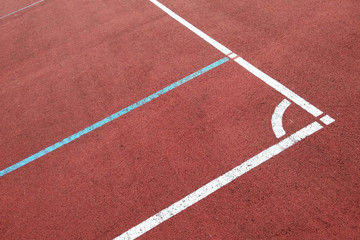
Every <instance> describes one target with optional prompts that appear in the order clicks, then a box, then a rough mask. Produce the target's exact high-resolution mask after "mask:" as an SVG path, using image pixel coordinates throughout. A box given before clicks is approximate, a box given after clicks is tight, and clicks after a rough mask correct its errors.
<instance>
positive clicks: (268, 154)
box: [114, 122, 323, 240]
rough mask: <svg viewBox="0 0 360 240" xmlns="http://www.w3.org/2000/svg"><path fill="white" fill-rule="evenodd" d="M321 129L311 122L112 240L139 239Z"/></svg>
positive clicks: (320, 126) (319, 125)
mask: <svg viewBox="0 0 360 240" xmlns="http://www.w3.org/2000/svg"><path fill="white" fill-rule="evenodd" d="M322 128H323V126H322V125H321V124H319V123H318V122H313V123H312V124H310V125H308V126H306V127H304V128H303V129H301V130H299V131H297V132H296V133H294V134H292V135H291V136H289V137H287V138H285V139H283V140H281V141H280V142H278V143H276V144H275V145H273V146H271V147H269V148H267V149H266V150H264V151H262V152H261V153H259V154H257V155H256V156H254V157H252V158H250V159H249V160H247V161H245V162H243V163H242V164H240V165H239V166H237V167H235V168H233V169H232V170H230V171H228V172H226V173H225V174H223V175H221V176H220V177H218V178H216V179H214V180H212V181H211V182H209V183H207V184H206V185H204V186H202V187H201V188H199V189H197V190H195V191H194V192H192V193H190V194H189V195H187V196H186V197H184V198H183V199H181V200H179V201H177V202H175V203H174V204H172V205H171V206H169V207H167V208H165V209H163V210H162V211H160V212H158V213H156V214H155V215H153V216H152V217H150V218H148V219H146V220H145V221H143V222H141V223H140V224H138V225H136V226H135V227H133V228H131V229H129V230H128V231H126V232H124V233H123V234H121V235H120V236H118V237H116V238H114V240H121V239H135V238H138V237H140V236H141V235H143V234H144V233H146V232H148V231H150V230H151V229H153V228H155V227H156V226H158V225H159V224H161V223H163V222H165V221H166V220H168V219H170V218H171V217H173V216H175V215H176V214H178V213H180V212H182V211H184V210H185V209H186V208H188V207H190V206H192V205H194V204H195V203H197V202H198V201H200V200H202V199H204V198H205V197H207V196H209V195H210V194H212V193H213V192H215V191H217V190H219V189H220V188H222V187H224V186H225V185H227V184H229V183H230V182H232V181H234V180H235V179H237V178H238V177H240V176H241V175H243V174H244V173H246V172H248V171H250V170H251V169H253V168H255V167H257V166H259V165H260V164H262V163H264V162H266V161H267V160H269V159H270V158H272V157H274V156H275V155H277V154H279V153H281V152H282V151H284V150H286V149H288V148H289V147H291V146H293V145H294V144H295V143H297V142H299V141H301V140H302V139H304V138H306V137H308V136H310V135H311V134H313V133H315V132H317V131H319V130H320V129H322Z"/></svg>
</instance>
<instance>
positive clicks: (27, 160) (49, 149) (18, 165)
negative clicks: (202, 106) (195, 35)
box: [0, 57, 229, 177]
mask: <svg viewBox="0 0 360 240" xmlns="http://www.w3.org/2000/svg"><path fill="white" fill-rule="evenodd" d="M227 61H229V58H227V57H225V58H223V59H220V60H219V61H216V62H214V63H212V64H210V65H209V66H206V67H204V68H203V69H200V70H199V71H197V72H195V73H193V74H191V75H189V76H187V77H185V78H183V79H181V80H179V81H177V82H175V83H173V84H171V85H169V86H167V87H165V88H163V89H161V90H160V91H157V92H156V93H153V94H151V95H150V96H148V97H146V98H144V99H142V100H140V101H138V102H136V103H134V104H132V105H130V106H128V107H127V108H124V109H122V110H120V111H119V112H117V113H114V114H113V115H111V116H109V117H107V118H105V119H103V120H101V121H99V122H97V123H95V124H93V125H91V126H90V127H87V128H85V129H83V130H81V131H80V132H78V133H75V134H74V135H71V136H70V137H67V138H65V139H64V140H62V141H60V142H57V143H55V144H54V145H52V146H50V147H47V148H45V149H44V150H42V151H40V152H38V153H35V154H34V155H32V156H30V157H28V158H25V159H24V160H22V161H20V162H18V163H15V164H14V165H12V166H10V167H8V168H5V169H4V170H1V171H0V177H2V176H4V175H6V174H8V173H10V172H12V171H14V170H16V169H18V168H21V167H23V166H25V165H26V164H28V163H30V162H32V161H35V160H36V159H38V158H40V157H42V156H44V155H46V154H48V153H50V152H52V151H54V150H55V149H58V148H60V147H62V146H64V145H65V144H68V143H70V142H72V141H74V140H75V139H77V138H79V137H81V136H83V135H85V134H87V133H89V132H91V131H93V130H95V129H97V128H99V127H101V126H102V125H104V124H106V123H109V122H111V121H112V120H114V119H117V118H118V117H120V116H122V115H124V114H126V113H128V112H130V111H132V110H134V109H136V108H138V107H140V106H142V105H144V104H145V103H148V102H150V101H152V100H154V99H156V98H158V97H160V96H161V95H163V94H165V93H167V92H169V91H171V90H173V89H174V88H177V87H179V86H180V85H182V84H184V83H186V82H188V81H190V80H192V79H194V78H196V77H198V76H200V75H201V74H203V73H206V72H208V71H210V70H211V69H213V68H216V67H218V66H220V65H221V64H223V63H225V62H227Z"/></svg>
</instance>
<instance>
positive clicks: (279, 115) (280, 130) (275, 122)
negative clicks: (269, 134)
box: [271, 99, 291, 138]
mask: <svg viewBox="0 0 360 240" xmlns="http://www.w3.org/2000/svg"><path fill="white" fill-rule="evenodd" d="M290 104H291V102H289V101H288V100H286V99H284V100H282V101H281V102H280V103H279V105H277V107H276V108H275V110H274V112H273V115H272V117H271V126H272V129H273V131H274V133H275V136H276V137H277V138H281V137H282V136H284V135H285V134H286V132H285V130H284V127H283V116H284V113H285V111H286V109H287V108H288V107H289V106H290Z"/></svg>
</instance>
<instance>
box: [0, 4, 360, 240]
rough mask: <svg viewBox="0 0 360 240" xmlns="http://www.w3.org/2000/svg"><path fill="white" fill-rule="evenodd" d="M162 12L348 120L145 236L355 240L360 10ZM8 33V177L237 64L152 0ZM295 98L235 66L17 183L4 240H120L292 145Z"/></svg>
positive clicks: (58, 14) (51, 10)
mask: <svg viewBox="0 0 360 240" xmlns="http://www.w3.org/2000/svg"><path fill="white" fill-rule="evenodd" d="M7 2H8V3H1V4H2V5H4V6H5V7H4V8H1V13H2V11H4V13H3V14H6V13H9V12H11V11H14V10H16V8H21V7H23V6H20V2H18V3H16V4H17V5H19V6H17V5H16V6H15V5H14V4H15V3H10V2H9V1H7ZM162 3H164V4H166V5H167V6H168V7H169V8H171V9H172V10H173V11H175V12H176V13H178V14H179V15H181V16H182V17H184V18H185V19H187V20H188V21H189V22H191V23H193V24H194V25H195V26H197V27H198V28H200V29H201V30H203V31H204V32H206V33H207V34H209V35H210V36H211V37H213V38H214V39H216V40H218V41H219V42H221V43H223V44H224V45H225V46H228V47H229V48H231V49H232V50H233V51H234V52H236V53H237V54H239V55H240V56H241V57H243V58H245V59H246V60H248V61H249V62H250V63H252V64H254V65H255V66H256V67H258V68H259V69H261V70H262V71H264V72H265V73H267V74H269V75H270V76H272V77H274V78H275V79H277V80H279V81H280V82H281V83H283V84H284V85H286V86H287V87H289V88H290V89H292V90H294V91H295V92H296V93H298V94H299V95H301V96H303V97H304V98H305V99H307V100H309V101H310V102H311V103H313V104H314V105H315V106H317V107H319V108H320V109H322V110H323V111H324V112H325V113H326V114H329V115H330V116H332V117H334V118H335V119H336V122H335V123H333V124H331V125H329V127H325V128H324V129H323V130H321V131H320V132H319V133H316V134H315V135H314V136H311V137H309V138H308V139H306V140H304V141H302V142H301V143H299V144H298V145H295V146H294V147H292V148H291V149H289V150H286V151H285V152H283V153H281V154H280V155H279V156H276V157H274V158H273V159H271V160H270V161H269V162H267V163H265V164H264V165H261V166H260V167H258V168H256V169H254V170H252V171H251V172H249V173H247V174H245V175H244V176H242V177H241V178H239V179H238V180H236V181H235V182H233V183H231V184H229V185H228V186H226V187H224V188H223V189H221V190H219V191H217V192H216V193H214V194H213V195H211V196H209V197H208V198H206V199H204V200H202V201H201V202H199V203H197V204H195V205H194V206H192V207H190V208H189V209H187V210H186V211H184V212H182V213H180V214H179V215H177V216H175V217H174V218H172V219H170V220H168V221H166V222H164V223H163V224H161V225H160V226H158V227H157V228H155V229H153V230H151V231H150V232H148V233H147V234H145V235H143V238H144V239H239V238H241V239H267V238H275V239H289V238H291V239H339V238H348V239H356V236H359V229H358V226H357V225H358V220H359V204H358V202H359V193H358V191H357V189H358V177H357V176H358V175H359V164H358V162H357V159H358V155H359V149H358V138H359V137H358V136H359V125H358V119H359V114H358V111H357V109H359V103H358V102H359V101H358V100H359V92H360V91H359V90H360V89H359V84H358V83H357V82H358V76H359V70H358V69H357V68H358V67H357V66H359V59H360V58H359V57H360V56H359V55H360V54H359V43H358V41H356V39H357V38H358V34H359V33H358V29H357V27H358V26H359V17H358V15H357V12H358V10H359V4H358V3H357V2H356V1H351V0H347V1H341V3H340V2H331V3H329V2H326V1H315V2H314V1H302V2H290V3H289V2H284V1H279V0H277V1H275V0H272V1H267V2H266V3H265V2H263V1H226V2H225V1H212V2H209V1H205V0H200V1H188V0H186V1H169V0H164V1H162ZM24 4H25V5H26V4H29V3H28V2H26V3H25V1H24ZM2 5H0V6H2ZM0 30H1V34H0V42H1V46H0V51H1V55H0V69H1V71H0V84H1V88H0V99H1V100H0V109H3V113H2V114H1V115H0V136H1V137H0V152H1V161H0V169H3V168H5V167H8V166H9V165H11V164H14V163H16V162H18V161H20V160H22V159H24V158H26V157H28V156H30V155H31V154H34V153H35V152H38V151H40V150H42V149H44V148H46V147H48V146H49V145H52V144H54V143H55V142H57V141H59V140H61V139H63V138H65V137H68V136H70V135H71V134H74V133H76V132H78V131H79V130H81V129H83V128H85V127H87V126H89V125H91V124H93V123H95V122H97V121H99V120H101V119H103V118H104V117H107V116H109V115H111V114H112V113H114V112H116V111H118V110H120V109H122V108H124V107H127V106H128V105H130V104H132V103H134V102H136V101H138V100H140V99H142V98H144V97H146V96H148V95H150V94H152V93H154V92H156V91H158V90H160V89H161V88H163V87H165V86H167V85H169V84H171V83H173V82H175V81H177V80H179V79H181V78H183V77H185V76H187V75H189V74H191V73H193V72H195V71H197V70H199V69H201V68H202V67H204V66H207V65H209V64H211V63H213V62H215V61H217V60H219V59H221V58H223V57H224V55H222V54H221V53H220V52H218V51H217V50H216V49H214V48H213V47H212V46H210V45H208V44H207V43H206V42H204V41H203V40H202V39H200V38H198V37H197V36H196V35H194V34H193V33H192V32H190V31H189V30H187V29H186V28H184V27H183V26H181V25H180V24H178V23H177V22H175V21H174V20H173V19H171V18H169V17H168V16H167V15H166V14H164V13H163V12H162V11H161V10H159V9H157V8H156V7H154V6H153V4H151V3H149V2H148V1H145V0H143V1H92V2H89V1H84V0H80V1H76V2H75V1H70V2H64V1H60V0H47V1H45V2H43V3H41V4H39V5H37V6H34V7H33V8H31V9H30V8H29V9H27V10H25V11H23V12H22V13H21V14H16V15H14V16H11V17H8V18H5V19H3V20H1V21H0ZM283 99H284V97H283V96H282V95H281V94H279V93H278V92H276V91H274V90H273V89H272V88H270V87H269V86H267V85H266V84H265V83H263V82H262V81H260V80H259V79H257V78H256V77H254V76H253V75H251V74H250V73H249V72H247V71H246V70H245V69H243V68H241V67H240V66H239V65H238V64H236V63H235V62H233V61H230V62H228V63H225V64H224V65H221V66H219V67H218V68H216V69H214V70H212V71H210V72H208V73H206V74H203V75H201V76H200V77H198V78H196V79H194V80H192V81H191V82H189V83H187V84H186V85H184V86H181V87H179V88H178V89H176V90H174V91H172V92H170V93H168V94H167V95H164V96H162V97H160V98H159V99H157V100H154V102H152V103H149V104H148V105H146V106H143V107H141V108H139V109H137V110H135V111H133V112H131V113H129V114H127V115H125V116H123V117H121V118H119V119H117V120H115V121H114V122H111V123H109V124H108V125H106V126H103V127H102V128H99V129H97V130H96V131H94V132H92V133H89V134H88V135H86V136H83V137H81V138H80V139H78V140H76V141H75V142H72V143H70V144H68V145H66V146H64V147H63V148H61V149H58V150H56V151H54V152H53V153H50V154H48V155H47V156H44V157H43V158H41V159H39V160H37V161H36V162H33V163H31V164H29V165H27V166H24V167H23V168H21V169H19V170H17V171H15V172H12V173H10V174H8V175H6V176H4V177H2V178H1V179H0V194H1V196H2V197H1V198H0V209H1V213H0V235H1V236H3V238H5V239H25V238H26V239H112V238H114V237H116V236H118V235H119V234H121V233H122V232H124V231H126V230H128V229H129V228H131V227H133V226H134V225H136V224H138V223H139V222H141V221H143V220H145V219H146V218H148V217H150V216H152V215H153V214H155V213H157V212H158V211H160V210H162V209H164V208H166V207H167V206H169V205H170V204H172V203H174V202H175V201H177V200H179V199H180V198H182V197H184V196H186V195H187V194H189V193H190V192H192V191H194V190H195V189H197V188H199V187H201V186H202V185H204V184H205V183H207V182H209V181H211V180H212V179H214V178H216V177H218V176H219V175H221V174H222V173H224V172H226V171H228V170H229V169H231V168H233V167H234V166H237V165H238V164H240V163H241V162H243V161H245V160H246V159H248V158H250V157H252V156H253V155H255V154H257V153H259V152H260V151H262V150H264V149H265V148H267V147H269V146H271V145H273V144H275V143H277V142H278V139H276V137H275V136H274V133H273V132H272V128H271V116H272V113H273V111H274V109H275V107H276V106H277V105H278V104H279V103H280V102H281V101H282V100H283ZM283 121H284V122H283V124H284V129H285V130H286V132H287V134H289V133H293V132H295V131H297V130H299V129H301V128H302V127H304V126H306V125H307V124H309V123H311V122H313V121H314V118H313V117H312V116H311V115H310V114H308V113H306V112H305V111H304V110H302V109H301V108H299V107H298V106H297V105H295V104H292V105H291V106H290V107H289V108H288V110H287V111H286V112H285V115H284V119H283Z"/></svg>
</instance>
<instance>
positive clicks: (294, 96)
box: [149, 0, 323, 117]
mask: <svg viewBox="0 0 360 240" xmlns="http://www.w3.org/2000/svg"><path fill="white" fill-rule="evenodd" d="M149 1H150V2H152V3H153V4H155V5H156V6H157V7H159V8H160V9H161V10H163V11H164V12H166V13H167V14H168V15H170V16H171V17H172V18H174V19H175V20H176V21H178V22H179V23H181V24H182V25H184V26H185V27H187V28H188V29H189V30H191V31H192V32H194V33H195V34H196V35H198V36H199V37H201V38H202V39H204V40H205V41H206V42H208V43H210V44H211V45H212V46H214V47H215V48H216V49H218V50H219V51H220V52H222V53H224V54H225V55H229V54H231V53H232V51H231V50H230V49H228V48H227V47H225V46H224V45H222V44H221V43H219V42H217V41H216V40H214V39H212V38H211V37H210V36H208V35H207V34H205V33H204V32H202V31H201V30H199V29H198V28H196V27H195V26H194V25H192V24H191V23H189V22H188V21H186V20H185V19H183V18H182V17H180V16H179V15H177V14H176V13H174V12H173V11H172V10H170V9H169V8H167V7H166V6H164V5H163V4H162V3H160V2H158V1H157V0H149ZM235 62H237V63H238V64H239V65H241V66H242V67H244V68H245V69H246V70H248V71H249V72H251V73H252V74H254V75H255V76H256V77H258V78H260V79H261V80H262V81H264V82H265V83H266V84H268V85H269V86H270V87H272V88H274V89H275V90H276V91H278V92H280V93H281V94H282V95H284V96H285V97H287V98H288V99H290V100H291V101H293V102H294V103H296V104H297V105H299V106H300V107H302V108H303V109H305V110H306V111H307V112H309V113H310V114H312V115H313V116H315V117H318V116H320V115H321V114H322V113H323V112H322V111H320V110H319V109H318V108H316V107H315V106H313V105H312V104H310V103H309V102H307V101H306V100H305V99H303V98H301V97H300V96H299V95H297V94H296V93H294V92H293V91H291V90H290V89H288V88H287V87H285V86H284V85H282V84H281V83H279V82H278V81H276V80H275V79H273V78H271V77H270V76H268V75H267V74H265V73H263V72H262V71H260V70H259V69H257V68H256V67H254V66H253V65H251V64H250V63H249V62H247V61H245V60H244V59H243V58H241V57H238V58H236V59H235Z"/></svg>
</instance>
